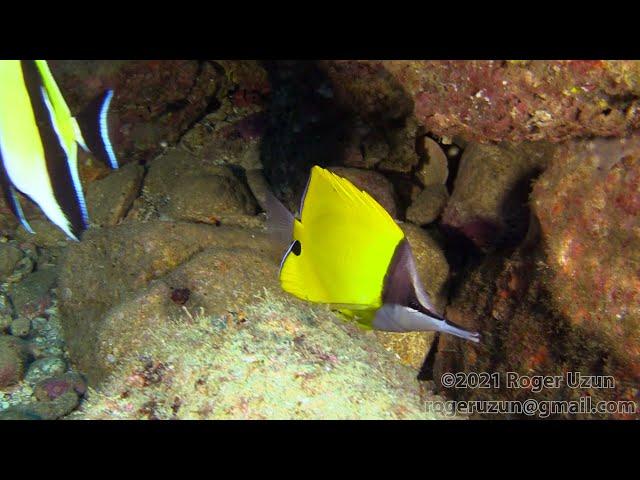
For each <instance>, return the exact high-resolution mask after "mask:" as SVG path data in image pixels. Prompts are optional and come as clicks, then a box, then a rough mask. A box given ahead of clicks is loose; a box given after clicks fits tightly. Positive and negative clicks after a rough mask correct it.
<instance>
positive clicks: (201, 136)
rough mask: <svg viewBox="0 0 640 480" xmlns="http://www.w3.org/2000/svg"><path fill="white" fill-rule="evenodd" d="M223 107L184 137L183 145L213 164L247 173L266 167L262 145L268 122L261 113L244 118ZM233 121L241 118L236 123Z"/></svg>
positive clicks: (250, 114)
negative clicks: (227, 113) (261, 156)
mask: <svg viewBox="0 0 640 480" xmlns="http://www.w3.org/2000/svg"><path fill="white" fill-rule="evenodd" d="M223 113H225V111H224V110H223V109H222V108H221V109H220V111H217V112H215V113H213V114H211V115H208V116H207V117H205V118H204V119H203V120H202V121H201V122H200V123H198V124H196V125H195V126H194V127H193V128H192V129H191V130H189V132H187V133H186V134H185V136H184V137H183V138H182V140H181V142H180V145H181V146H182V147H184V148H185V150H187V151H189V152H190V153H192V154H194V155H197V156H199V157H202V158H206V159H207V161H208V162H209V163H211V165H233V166H237V167H241V168H243V169H245V170H252V169H258V168H262V163H261V162H260V143H261V139H262V135H263V133H264V129H265V126H266V120H265V116H264V113H262V112H260V111H258V112H253V113H249V114H247V115H246V116H244V117H243V116H241V115H240V114H239V113H237V112H234V111H231V112H229V114H230V115H223ZM229 116H231V118H232V119H233V118H235V119H237V120H236V121H232V120H231V119H230V118H229Z"/></svg>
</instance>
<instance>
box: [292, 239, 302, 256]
mask: <svg viewBox="0 0 640 480" xmlns="http://www.w3.org/2000/svg"><path fill="white" fill-rule="evenodd" d="M291 251H292V252H293V254H294V255H295V256H296V257H299V256H300V254H301V253H302V244H301V243H300V241H299V240H296V241H295V242H293V245H291Z"/></svg>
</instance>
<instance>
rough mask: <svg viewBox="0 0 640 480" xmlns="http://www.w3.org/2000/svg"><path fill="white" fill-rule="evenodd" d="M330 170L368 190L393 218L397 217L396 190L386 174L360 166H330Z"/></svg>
mask: <svg viewBox="0 0 640 480" xmlns="http://www.w3.org/2000/svg"><path fill="white" fill-rule="evenodd" d="M329 170H331V171H332V172H333V173H335V174H336V175H340V176H341V177H344V178H346V179H347V180H349V181H350V182H351V183H353V184H354V185H355V186H356V187H358V188H359V189H361V190H364V191H366V192H367V193H368V194H369V195H371V196H372V197H373V198H374V199H375V200H376V201H377V202H378V203H379V204H380V205H382V206H383V207H384V209H385V210H386V211H387V212H389V214H390V215H391V216H392V217H393V218H397V216H398V209H397V207H396V194H395V190H394V188H393V184H392V183H391V182H390V181H389V180H387V178H386V177H385V176H384V175H382V174H381V173H379V172H373V171H370V170H361V169H358V168H345V167H330V168H329Z"/></svg>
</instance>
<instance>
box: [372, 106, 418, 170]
mask: <svg viewBox="0 0 640 480" xmlns="http://www.w3.org/2000/svg"><path fill="white" fill-rule="evenodd" d="M418 132H419V125H418V123H417V122H416V120H415V118H413V117H409V118H407V119H406V120H405V122H404V124H403V125H402V127H401V128H394V129H390V130H388V131H387V132H386V135H387V141H388V143H389V155H388V156H387V157H386V158H385V159H383V160H382V161H381V162H380V163H379V164H378V165H377V166H378V168H379V169H380V170H383V171H390V172H400V173H409V172H411V170H413V169H414V168H415V167H416V166H417V165H418V163H419V162H420V157H419V156H418V153H417V151H416V137H417V135H418Z"/></svg>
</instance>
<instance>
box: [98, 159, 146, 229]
mask: <svg viewBox="0 0 640 480" xmlns="http://www.w3.org/2000/svg"><path fill="white" fill-rule="evenodd" d="M143 176H144V167H143V166H141V165H138V164H136V163H132V164H128V165H125V166H124V167H122V168H120V169H118V170H115V171H113V172H112V173H110V174H109V175H107V176H106V177H105V178H102V179H100V180H96V181H95V182H91V183H90V184H89V185H88V186H87V210H88V212H89V220H90V221H91V223H92V224H93V225H98V226H101V227H102V226H105V225H115V224H117V223H118V222H119V221H120V220H121V219H122V218H124V216H125V215H126V213H127V212H128V210H129V208H130V207H131V204H132V203H133V200H134V199H135V198H136V197H137V196H138V194H139V192H140V185H141V183H142V178H143Z"/></svg>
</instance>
